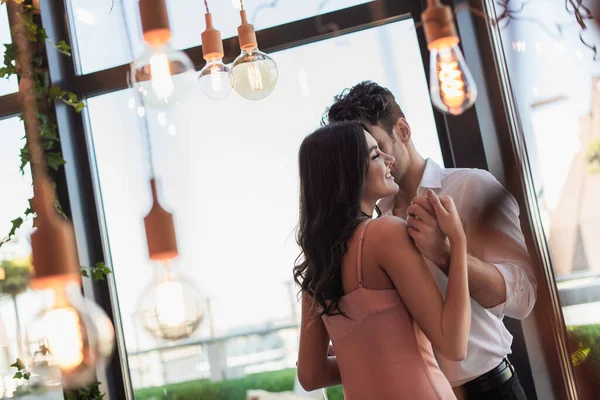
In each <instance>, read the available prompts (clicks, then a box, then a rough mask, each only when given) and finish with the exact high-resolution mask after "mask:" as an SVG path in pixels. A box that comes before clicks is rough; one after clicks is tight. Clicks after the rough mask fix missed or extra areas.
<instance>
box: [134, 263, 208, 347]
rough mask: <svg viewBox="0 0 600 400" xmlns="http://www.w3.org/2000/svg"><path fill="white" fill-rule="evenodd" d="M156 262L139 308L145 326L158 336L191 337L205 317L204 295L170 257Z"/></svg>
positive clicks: (172, 338)
mask: <svg viewBox="0 0 600 400" xmlns="http://www.w3.org/2000/svg"><path fill="white" fill-rule="evenodd" d="M154 264H155V267H156V275H155V278H154V282H153V283H152V285H151V286H150V287H149V288H148V289H147V290H146V292H145V295H144V297H143V298H142V300H141V303H140V306H139V310H138V313H139V315H140V316H141V318H142V322H143V325H144V328H145V329H146V330H147V331H148V332H149V333H150V334H151V335H152V336H154V337H156V338H158V339H167V340H178V339H183V338H186V337H189V336H190V335H192V334H193V333H194V332H195V331H196V329H198V327H199V326H200V324H201V323H202V321H203V319H204V315H205V309H204V304H205V303H206V301H205V299H204V296H203V295H202V293H201V292H200V291H199V290H198V289H196V288H195V287H194V286H193V285H192V284H191V283H189V279H187V278H186V277H184V276H182V275H180V274H178V273H177V272H176V271H175V269H174V266H173V264H174V263H173V262H171V261H170V260H168V261H167V260H165V261H158V262H155V263H154Z"/></svg>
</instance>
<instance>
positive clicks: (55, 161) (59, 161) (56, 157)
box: [47, 153, 66, 171]
mask: <svg viewBox="0 0 600 400" xmlns="http://www.w3.org/2000/svg"><path fill="white" fill-rule="evenodd" d="M47 163H48V168H52V169H53V170H55V171H58V168H59V167H60V166H61V165H65V164H66V161H65V160H64V159H63V158H62V155H61V154H60V153H48V156H47Z"/></svg>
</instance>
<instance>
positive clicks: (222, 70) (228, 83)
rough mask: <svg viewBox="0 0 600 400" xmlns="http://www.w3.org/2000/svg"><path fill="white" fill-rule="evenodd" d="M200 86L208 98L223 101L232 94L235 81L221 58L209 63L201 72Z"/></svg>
mask: <svg viewBox="0 0 600 400" xmlns="http://www.w3.org/2000/svg"><path fill="white" fill-rule="evenodd" d="M198 84H199V85H200V90H201V91H202V93H204V95H205V96H206V97H209V98H211V99H213V100H222V99H224V98H226V97H227V96H229V95H230V94H231V91H232V90H233V86H234V85H235V81H234V79H233V75H232V74H231V70H230V69H229V67H228V66H226V65H225V64H223V59H221V58H219V59H215V60H210V61H208V62H207V63H206V65H205V66H204V68H202V69H201V70H200V76H199V78H198Z"/></svg>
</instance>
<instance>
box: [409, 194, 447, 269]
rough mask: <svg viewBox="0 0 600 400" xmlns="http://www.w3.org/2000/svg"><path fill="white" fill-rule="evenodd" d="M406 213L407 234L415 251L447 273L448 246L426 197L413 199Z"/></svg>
mask: <svg viewBox="0 0 600 400" xmlns="http://www.w3.org/2000/svg"><path fill="white" fill-rule="evenodd" d="M406 212H407V214H408V217H407V218H406V223H407V224H408V225H409V226H410V228H412V229H409V230H408V234H409V235H410V237H412V239H413V241H414V243H415V246H416V247H417V249H418V250H419V251H420V252H421V253H422V254H423V255H424V256H425V257H426V258H427V259H429V260H431V261H432V262H433V263H434V264H435V265H437V266H438V267H439V268H440V269H441V270H442V271H444V272H448V266H449V262H450V245H449V243H448V239H447V238H446V235H444V234H443V233H442V231H441V230H440V228H439V226H438V222H437V220H436V218H435V212H434V210H433V206H432V205H431V204H430V203H429V200H427V197H415V198H414V199H413V201H412V203H411V205H410V206H409V207H408V208H407V209H406Z"/></svg>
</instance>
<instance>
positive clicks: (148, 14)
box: [130, 0, 196, 108]
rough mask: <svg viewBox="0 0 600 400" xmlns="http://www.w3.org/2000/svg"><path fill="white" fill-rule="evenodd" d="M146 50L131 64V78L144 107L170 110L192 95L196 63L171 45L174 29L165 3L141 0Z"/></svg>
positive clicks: (162, 1)
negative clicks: (171, 28) (188, 95)
mask: <svg viewBox="0 0 600 400" xmlns="http://www.w3.org/2000/svg"><path fill="white" fill-rule="evenodd" d="M140 15H141V18H142V28H143V30H144V42H145V44H146V49H145V51H144V52H143V54H142V55H141V56H140V57H139V58H137V59H136V60H134V61H133V62H132V63H131V71H130V77H131V78H130V79H131V83H132V85H133V87H134V88H135V89H136V90H137V91H138V92H139V93H140V95H141V97H142V98H143V99H144V103H145V104H150V105H152V106H155V107H159V108H169V107H172V106H174V105H176V104H177V103H179V102H180V101H181V100H183V99H184V98H185V97H186V96H187V94H188V93H189V91H190V89H191V87H192V86H193V82H194V81H195V79H196V72H195V70H194V64H193V63H192V61H191V60H190V59H189V57H188V56H187V55H186V54H185V53H184V52H183V51H178V50H174V49H172V48H171V47H170V46H169V42H170V40H171V30H170V28H169V18H168V15H167V7H166V4H165V1H164V0H140Z"/></svg>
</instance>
